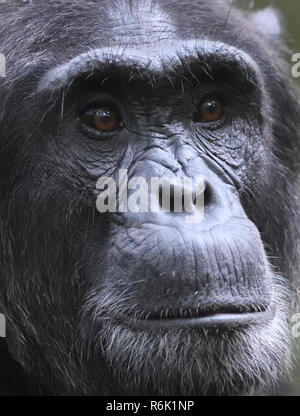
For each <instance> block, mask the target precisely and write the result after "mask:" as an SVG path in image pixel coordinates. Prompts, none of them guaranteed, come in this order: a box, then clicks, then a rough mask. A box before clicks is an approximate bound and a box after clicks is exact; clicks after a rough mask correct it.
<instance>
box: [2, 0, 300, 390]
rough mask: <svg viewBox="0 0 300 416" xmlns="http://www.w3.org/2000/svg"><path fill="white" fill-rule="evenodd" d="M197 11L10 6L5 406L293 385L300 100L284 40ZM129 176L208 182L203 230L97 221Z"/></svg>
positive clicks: (236, 17)
mask: <svg viewBox="0 0 300 416" xmlns="http://www.w3.org/2000/svg"><path fill="white" fill-rule="evenodd" d="M184 3H185V2H164V1H157V2H153V3H151V2H148V1H145V2H142V3H141V2H139V5H137V3H135V2H127V1H125V0H120V1H118V2H116V4H112V3H111V2H107V3H106V2H105V1H87V2H77V1H64V2H61V1H50V2H45V3H44V2H39V4H38V5H36V4H35V2H33V3H32V4H30V5H26V6H24V5H23V6H20V5H19V2H17V1H16V2H12V4H10V5H7V4H3V6H2V5H1V7H3V8H2V12H0V22H1V24H2V25H0V27H4V29H2V30H3V31H5V32H6V36H5V37H4V36H2V37H0V38H3V39H4V38H5V40H4V41H3V43H2V45H1V44H0V46H1V51H3V53H4V54H5V55H6V56H7V64H8V68H10V71H8V77H7V79H5V80H4V81H3V82H2V83H1V84H0V90H1V95H2V96H3V97H5V98H4V101H3V103H1V104H0V105H1V107H0V114H1V119H0V129H1V132H2V136H1V142H0V146H1V153H0V157H1V167H0V170H1V178H2V180H1V195H2V196H1V202H0V215H1V216H0V220H1V221H0V227H1V228H0V235H1V241H2V243H1V244H2V245H1V253H0V261H1V270H2V276H1V280H0V285H1V286H0V312H1V313H3V314H4V315H5V317H6V319H7V328H8V329H7V338H6V339H5V342H4V340H3V343H2V348H3V350H2V352H1V356H2V357H3V360H4V361H5V362H6V363H8V361H7V359H8V358H7V357H9V359H10V360H11V361H10V363H11V366H10V364H9V366H10V367H9V368H7V370H6V372H5V373H4V376H2V377H3V381H2V384H3V388H2V391H3V394H7V393H16V392H17V393H21V394H22V393H23V394H26V393H38V394H45V393H50V394H63V395H64V394H100V395H101V394H197V395H202V394H217V395H219V394H238V395H239V394H269V393H271V392H272V391H274V388H275V385H277V384H278V383H281V382H284V380H285V378H286V376H287V374H288V371H289V366H290V351H291V346H290V343H291V335H290V330H289V322H290V313H291V305H292V297H293V291H294V289H295V285H296V281H295V278H294V273H295V270H296V264H297V263H296V261H297V247H298V246H297V245H298V230H297V227H295V224H296V223H297V221H298V220H299V218H298V215H299V214H298V202H297V199H296V198H295V188H296V181H297V166H298V163H299V161H298V155H299V152H298V146H299V137H298V134H299V133H298V130H297V121H298V120H299V108H298V104H297V101H296V99H295V97H294V93H293V89H292V87H291V86H290V84H289V81H288V79H287V77H286V76H285V75H283V74H284V69H281V70H279V69H278V67H280V65H281V61H280V60H279V58H278V55H277V52H275V50H276V49H277V46H278V42H279V39H278V37H276V36H275V34H274V33H261V34H260V35H257V34H256V32H257V30H262V31H263V28H258V29H256V30H252V26H253V23H250V22H249V19H250V17H245V16H242V14H241V13H239V12H238V11H237V10H232V11H231V12H230V10H231V9H230V7H229V6H228V4H227V2H215V1H210V2H206V1H203V0H201V1H200V0H198V1H194V2H192V4H190V2H189V4H188V7H187V4H184ZM49 16H50V17H49ZM10 27H18V31H19V32H18V33H17V34H16V33H15V32H10ZM36 27H39V30H36ZM274 61H276V63H277V66H276V65H274ZM279 97H280V99H279ZM2 161H3V163H2ZM120 169H127V171H128V176H129V178H132V177H142V178H144V179H145V180H146V181H147V182H150V181H151V178H153V177H162V176H164V177H166V178H167V179H168V180H170V181H172V179H174V178H180V179H184V178H193V179H196V178H197V177H202V178H204V181H205V190H204V202H205V206H204V212H205V215H204V219H203V220H202V221H201V222H199V223H197V224H189V223H187V222H186V220H185V216H186V213H185V212H183V213H176V212H168V213H166V212H163V210H162V209H160V210H159V212H157V213H153V212H148V213H139V214H136V213H132V212H125V213H118V212H117V213H100V212H99V211H97V208H96V198H97V196H98V195H99V190H97V189H96V183H97V180H98V179H99V178H100V177H102V176H106V177H110V178H113V179H114V180H115V181H116V182H117V181H118V175H119V170H120ZM171 199H172V197H171ZM158 201H160V199H159V197H158ZM171 205H172V201H171ZM4 219H5V221H4ZM271 341H272V342H271ZM19 372H21V373H22V377H24V381H23V382H22V383H23V384H22V383H20V384H21V385H17V384H16V380H17V379H18V380H21V376H20V375H18V374H19ZM104 380H105V381H104Z"/></svg>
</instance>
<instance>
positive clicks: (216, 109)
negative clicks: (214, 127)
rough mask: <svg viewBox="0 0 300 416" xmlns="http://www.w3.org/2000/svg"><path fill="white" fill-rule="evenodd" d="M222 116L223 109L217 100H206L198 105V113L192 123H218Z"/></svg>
mask: <svg viewBox="0 0 300 416" xmlns="http://www.w3.org/2000/svg"><path fill="white" fill-rule="evenodd" d="M223 115H224V109H223V106H222V104H221V102H220V101H219V100H218V99H217V98H213V97H212V98H206V99H205V100H204V101H202V103H201V104H200V107H199V111H198V112H197V114H196V116H195V117H194V121H196V122H202V123H212V122H216V121H219V120H220V119H221V118H222V117H223Z"/></svg>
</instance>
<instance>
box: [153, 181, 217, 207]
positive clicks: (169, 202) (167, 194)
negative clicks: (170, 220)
mask: <svg viewBox="0 0 300 416" xmlns="http://www.w3.org/2000/svg"><path fill="white" fill-rule="evenodd" d="M192 188H193V187H192V186H188V187H184V186H181V185H176V184H175V185H174V183H173V184H172V183H170V182H168V181H167V183H164V184H160V186H159V192H158V193H159V206H160V207H161V209H162V211H163V212H194V211H195V210H197V209H198V208H199V209H201V207H203V205H209V204H210V202H211V195H212V193H211V189H210V186H209V185H208V183H207V182H206V181H205V182H203V181H202V183H200V182H199V183H198V184H197V185H196V186H195V187H194V190H193V189H192Z"/></svg>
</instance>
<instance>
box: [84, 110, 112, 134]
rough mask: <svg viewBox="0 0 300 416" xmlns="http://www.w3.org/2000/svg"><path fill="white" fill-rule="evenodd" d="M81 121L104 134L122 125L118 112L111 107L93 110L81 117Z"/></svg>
mask: <svg viewBox="0 0 300 416" xmlns="http://www.w3.org/2000/svg"><path fill="white" fill-rule="evenodd" d="M80 118H81V121H83V123H84V124H85V125H87V126H88V127H92V128H93V129H95V130H98V131H102V132H107V133H109V132H111V131H114V130H116V129H117V128H118V127H119V125H120V117H119V114H118V112H117V111H116V110H115V109H114V108H113V107H110V106H103V107H99V108H93V109H90V110H88V111H85V112H84V113H83V114H82V115H81V117H80Z"/></svg>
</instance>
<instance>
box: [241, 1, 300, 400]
mask: <svg viewBox="0 0 300 416" xmlns="http://www.w3.org/2000/svg"><path fill="white" fill-rule="evenodd" d="M234 3H237V4H239V5H241V6H243V8H245V9H249V10H256V9H263V8H265V7H267V6H270V5H271V6H274V7H276V8H277V9H278V10H280V11H281V14H282V17H283V24H284V39H285V40H286V42H287V44H288V46H289V47H290V49H291V51H292V52H293V53H296V52H297V53H300V0H236V1H234ZM291 66H292V64H291ZM296 81H297V82H298V84H299V85H300V78H298V80H296ZM299 226H300V225H299ZM295 342H297V343H298V345H297V346H296V347H298V348H297V349H299V351H300V338H299V339H298V340H297V339H296V340H295ZM297 362H298V366H297V367H298V368H296V370H295V372H294V376H293V382H292V385H291V387H290V388H289V389H288V391H287V392H286V394H288V395H297V396H300V352H299V353H298V358H297Z"/></svg>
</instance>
